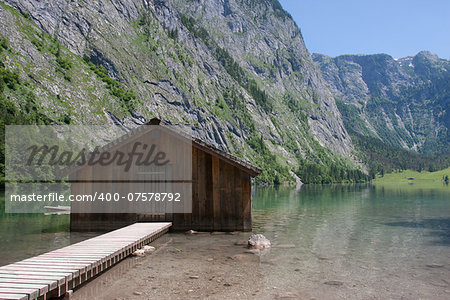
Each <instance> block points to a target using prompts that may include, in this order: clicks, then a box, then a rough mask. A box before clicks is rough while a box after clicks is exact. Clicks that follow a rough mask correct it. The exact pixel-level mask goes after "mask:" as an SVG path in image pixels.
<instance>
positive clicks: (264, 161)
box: [0, 0, 354, 181]
mask: <svg viewBox="0 0 450 300" xmlns="http://www.w3.org/2000/svg"><path fill="white" fill-rule="evenodd" d="M0 32H1V34H2V38H3V39H5V40H6V41H7V43H8V44H9V47H8V49H7V51H4V52H3V54H1V55H2V64H3V66H4V68H5V69H7V70H10V71H12V72H15V74H18V76H19V79H20V88H18V89H6V90H5V95H6V98H8V99H9V100H10V101H12V102H14V103H15V104H16V105H17V107H18V109H19V110H22V111H27V109H26V107H30V105H31V107H33V109H35V110H37V111H39V114H41V115H45V116H46V118H47V119H48V120H50V122H53V123H71V124H105V123H108V122H109V123H111V124H114V125H115V126H121V127H123V128H125V129H126V128H130V127H134V126H138V125H140V124H143V123H145V121H146V120H149V119H150V118H151V117H153V116H157V117H159V118H161V119H164V120H167V121H169V122H171V123H173V124H178V125H180V126H182V127H183V128H185V130H190V131H191V132H192V133H193V134H194V135H195V136H197V137H199V138H201V139H203V140H205V141H206V142H208V143H211V144H213V145H215V146H216V147H218V148H221V149H224V150H226V151H230V152H232V153H234V154H236V155H238V156H240V157H243V158H246V159H248V160H250V161H251V162H253V163H255V164H257V165H258V166H259V167H261V168H263V169H264V174H263V175H262V179H263V180H268V181H270V180H273V179H274V178H275V177H277V176H278V178H280V177H284V178H288V177H289V176H290V175H289V174H292V172H290V171H291V170H295V169H296V168H297V167H298V164H299V160H300V161H302V160H306V161H314V162H316V163H323V164H326V163H329V162H339V164H340V165H345V166H347V167H348V168H351V166H352V165H354V157H353V156H352V152H353V145H352V142H351V139H350V138H349V135H348V134H347V132H346V130H345V128H344V126H343V122H342V120H341V115H340V113H339V111H338V109H337V107H336V103H335V100H334V98H333V96H332V94H331V92H330V91H329V89H328V88H327V87H326V85H325V82H324V80H323V79H322V77H321V75H320V72H319V70H318V69H317V67H316V66H315V65H314V63H313V61H312V58H311V56H310V54H309V53H308V51H307V50H306V47H305V45H304V42H303V39H302V36H301V33H300V30H299V29H298V27H297V26H296V24H295V23H294V21H293V20H292V18H291V17H290V16H289V15H288V14H287V13H286V12H285V11H284V10H283V9H282V8H281V6H280V4H279V3H278V1H272V0H270V1H269V0H266V1H250V0H223V1H215V0H202V1H194V0H191V1H177V0H170V1H161V0H154V1H150V0H144V1H138V0H128V1H117V0H109V1H107V0H98V1H81V0H80V1H69V0H55V1H37V0H3V1H2V3H0ZM344 158H346V159H344ZM348 158H350V159H348Z"/></svg>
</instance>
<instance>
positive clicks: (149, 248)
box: [143, 245, 156, 253]
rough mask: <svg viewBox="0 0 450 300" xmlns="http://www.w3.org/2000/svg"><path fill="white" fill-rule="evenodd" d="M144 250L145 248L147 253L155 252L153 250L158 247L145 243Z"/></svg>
mask: <svg viewBox="0 0 450 300" xmlns="http://www.w3.org/2000/svg"><path fill="white" fill-rule="evenodd" d="M143 250H144V252H145V253H147V252H153V251H155V250H156V248H155V247H153V246H148V245H145V246H144V248H143Z"/></svg>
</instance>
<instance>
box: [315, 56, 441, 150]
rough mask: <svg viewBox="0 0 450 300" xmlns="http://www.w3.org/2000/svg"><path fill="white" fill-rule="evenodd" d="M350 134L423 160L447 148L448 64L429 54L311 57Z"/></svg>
mask: <svg viewBox="0 0 450 300" xmlns="http://www.w3.org/2000/svg"><path fill="white" fill-rule="evenodd" d="M313 59H314V61H315V62H316V63H317V65H318V66H319V67H320V69H321V72H322V75H323V78H324V79H325V80H326V81H327V84H328V87H329V88H330V90H331V91H332V93H333V94H334V95H335V98H336V101H337V103H338V106H339V109H340V112H341V113H342V115H343V118H344V120H345V124H346V128H347V130H349V131H350V132H351V133H357V134H358V135H360V136H366V137H370V138H374V139H378V140H380V141H382V142H383V143H385V144H387V145H389V146H394V147H401V148H404V149H408V150H412V151H415V152H418V153H424V154H428V155H432V154H433V155H437V154H443V153H448V152H449V149H450V112H449V111H450V62H449V61H448V60H445V59H440V58H439V57H437V56H436V55H434V54H431V53H430V52H426V51H423V52H420V53H418V54H417V55H415V56H413V57H405V58H392V57H391V56H389V55H386V54H376V55H342V56H338V57H335V58H331V57H328V56H326V55H323V54H313Z"/></svg>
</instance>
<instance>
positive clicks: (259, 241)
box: [248, 234, 270, 249]
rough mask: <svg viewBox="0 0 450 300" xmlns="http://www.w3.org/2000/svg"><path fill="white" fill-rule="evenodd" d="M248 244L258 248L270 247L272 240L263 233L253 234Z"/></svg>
mask: <svg viewBox="0 0 450 300" xmlns="http://www.w3.org/2000/svg"><path fill="white" fill-rule="evenodd" d="M248 246H249V247H250V248H257V249H264V248H270V241H269V240H268V239H267V238H266V237H265V236H264V235H262V234H252V235H251V236H250V238H249V239H248Z"/></svg>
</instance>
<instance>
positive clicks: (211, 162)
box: [63, 118, 261, 231]
mask: <svg viewBox="0 0 450 300" xmlns="http://www.w3.org/2000/svg"><path fill="white" fill-rule="evenodd" d="M147 125H156V126H157V127H155V126H140V127H138V128H136V129H134V130H132V131H131V132H129V133H127V134H126V135H125V136H123V137H122V138H119V140H118V141H114V142H112V143H110V144H108V145H107V146H105V147H106V148H107V149H109V151H111V150H119V151H123V152H125V153H127V151H130V148H131V145H132V144H133V143H136V141H138V142H140V143H142V144H144V143H145V144H149V145H150V144H152V145H157V147H159V148H162V149H164V151H165V152H166V153H169V154H168V155H170V154H171V153H172V152H173V153H175V152H177V153H178V154H179V153H180V152H184V153H188V156H189V157H190V159H186V160H185V161H187V163H188V164H189V167H188V168H182V169H180V167H179V166H170V170H169V169H167V167H165V169H164V170H163V172H161V173H165V174H167V173H170V174H171V179H172V181H173V182H175V183H173V184H179V183H190V184H191V187H192V188H191V189H190V194H189V197H191V198H192V202H191V203H190V207H189V211H186V212H184V211H181V212H180V211H179V210H178V211H176V210H174V211H170V210H165V211H162V212H159V213H146V212H144V213H141V212H140V211H139V210H137V211H130V209H129V207H124V206H122V208H123V212H122V211H119V212H118V211H115V213H109V212H105V211H101V212H98V211H96V210H95V208H94V207H92V209H90V208H88V209H86V205H94V204H86V203H83V204H80V203H77V202H73V203H72V212H71V215H70V229H71V231H109V230H114V229H117V228H121V227H124V226H127V225H130V224H133V223H135V222H171V223H172V227H171V230H174V231H186V230H190V229H193V230H196V231H251V230H252V213H251V211H252V209H251V208H252V196H251V178H252V177H256V176H258V175H259V174H260V172H261V170H260V169H258V168H256V167H254V166H252V165H251V164H249V163H247V162H245V161H243V160H241V159H239V158H237V157H235V156H232V155H230V154H228V153H225V152H223V151H221V150H219V149H216V148H215V147H213V146H211V145H209V144H206V143H205V142H203V141H201V140H199V139H197V138H194V137H192V136H188V135H186V134H185V133H184V132H182V131H181V130H177V129H174V127H173V126H170V125H169V124H167V123H165V122H163V121H161V120H159V119H156V118H154V119H152V120H151V121H150V122H149V123H147ZM155 128H160V129H164V130H160V131H159V133H158V134H155V133H154V132H155ZM173 145H176V147H174V146H173ZM105 147H104V148H105ZM178 154H177V155H178ZM186 157H187V156H186ZM178 165H179V164H178ZM186 170H188V172H191V174H182V173H183V172H184V173H186ZM63 172H64V173H65V175H69V180H70V182H71V189H72V194H86V193H93V191H94V189H95V188H94V185H95V186H96V188H98V186H99V185H101V186H102V190H104V191H113V190H114V191H117V188H118V186H121V187H120V188H121V189H125V190H127V192H130V191H131V192H132V189H133V187H132V184H133V183H135V182H141V181H142V180H143V179H144V180H143V181H142V182H147V181H148V179H151V180H150V181H152V180H153V181H152V182H153V184H155V183H154V182H158V184H159V187H161V185H163V186H162V188H164V184H168V183H167V180H166V179H167V178H165V177H158V176H159V175H158V174H156V175H155V172H153V173H149V172H145V170H144V171H143V169H142V168H141V167H139V166H136V165H133V166H131V168H130V172H129V173H131V176H130V175H127V176H128V177H127V178H126V179H125V178H121V175H120V170H118V169H117V166H106V167H105V166H102V167H101V168H100V167H99V166H95V165H94V166H90V165H85V166H82V167H69V168H67V169H66V170H64V171H63ZM99 174H100V176H99ZM186 178H188V180H186ZM155 179H157V180H156V181H155ZM146 180H147V181H146ZM128 183H129V187H128V188H124V186H126V185H127V184H128ZM171 184H172V183H171ZM153 186H154V185H153ZM120 188H119V189H120ZM80 205H84V207H83V209H81V210H80V209H79V208H80V207H79V206H80ZM121 205H127V206H129V205H134V204H133V203H130V202H127V201H125V202H124V203H122V204H121Z"/></svg>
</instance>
